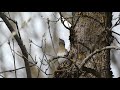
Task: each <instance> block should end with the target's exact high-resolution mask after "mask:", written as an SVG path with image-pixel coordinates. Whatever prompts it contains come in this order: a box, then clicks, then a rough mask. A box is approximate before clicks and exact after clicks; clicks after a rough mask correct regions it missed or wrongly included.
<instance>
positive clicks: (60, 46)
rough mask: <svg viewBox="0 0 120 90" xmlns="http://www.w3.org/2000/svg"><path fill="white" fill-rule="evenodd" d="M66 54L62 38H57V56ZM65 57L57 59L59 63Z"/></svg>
mask: <svg viewBox="0 0 120 90" xmlns="http://www.w3.org/2000/svg"><path fill="white" fill-rule="evenodd" d="M67 54H68V51H67V49H66V48H65V42H64V40H62V39H60V38H59V47H58V52H57V56H59V57H64V56H66V55H67ZM65 60H66V59H65V58H59V59H58V61H59V63H62V62H64V61H65Z"/></svg>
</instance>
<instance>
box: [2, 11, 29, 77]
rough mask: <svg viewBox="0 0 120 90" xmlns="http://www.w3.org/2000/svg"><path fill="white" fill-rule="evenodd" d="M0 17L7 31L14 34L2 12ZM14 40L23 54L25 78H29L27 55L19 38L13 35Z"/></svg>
mask: <svg viewBox="0 0 120 90" xmlns="http://www.w3.org/2000/svg"><path fill="white" fill-rule="evenodd" d="M0 17H1V18H2V20H3V21H4V22H5V24H6V25H7V27H8V29H9V30H10V32H11V33H14V32H15V30H14V29H13V27H12V25H11V24H10V22H9V21H8V19H7V17H6V15H4V14H3V13H2V12H0ZM14 38H15V39H16V41H17V43H18V45H19V47H20V49H21V51H22V54H23V59H24V62H25V68H26V73H27V78H31V71H30V67H29V62H28V60H27V59H28V54H27V50H26V47H25V45H24V44H23V42H22V40H21V39H20V37H19V36H18V35H17V34H15V35H14Z"/></svg>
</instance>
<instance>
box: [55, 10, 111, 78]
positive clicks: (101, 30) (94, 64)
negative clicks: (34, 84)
mask: <svg viewBox="0 0 120 90" xmlns="http://www.w3.org/2000/svg"><path fill="white" fill-rule="evenodd" d="M111 20H112V13H111V12H73V18H72V27H71V28H70V52H69V55H68V57H67V58H68V61H69V63H68V61H67V63H66V62H64V65H62V64H61V65H60V66H59V67H58V71H56V72H55V77H61V78H68V77H70V78H75V77H77V78H78V77H79V78H111V77H112V73H111V71H110V50H104V51H101V52H99V53H97V54H95V55H94V56H92V58H90V59H89V60H88V61H87V62H86V63H85V65H84V66H82V67H79V65H80V64H81V63H82V62H83V60H84V59H85V58H86V57H87V56H88V55H89V54H91V53H92V52H94V51H95V50H96V49H101V48H103V47H106V46H109V45H110V39H109V37H110V36H111V33H110V32H109V30H108V28H110V27H111V26H112V24H111ZM67 64H69V65H67Z"/></svg>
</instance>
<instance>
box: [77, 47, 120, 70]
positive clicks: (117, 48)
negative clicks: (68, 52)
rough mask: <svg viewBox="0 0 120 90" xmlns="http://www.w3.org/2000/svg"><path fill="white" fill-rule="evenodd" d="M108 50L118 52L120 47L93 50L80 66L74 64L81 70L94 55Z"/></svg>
mask: <svg viewBox="0 0 120 90" xmlns="http://www.w3.org/2000/svg"><path fill="white" fill-rule="evenodd" d="M108 49H116V50H120V47H117V46H106V47H104V48H102V49H100V50H99V49H97V50H95V51H94V52H93V53H91V54H90V55H88V56H87V57H86V58H85V59H84V60H83V62H82V63H81V64H79V63H76V64H77V66H78V68H79V69H81V68H82V67H83V66H84V65H85V63H87V61H88V60H90V59H91V58H92V56H94V55H95V54H97V53H100V52H101V51H104V50H108Z"/></svg>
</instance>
